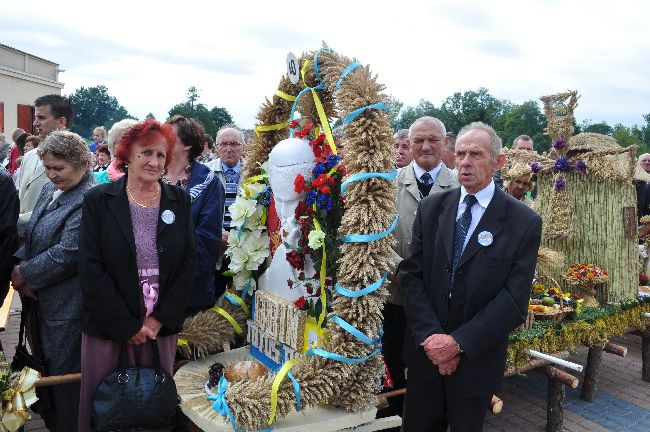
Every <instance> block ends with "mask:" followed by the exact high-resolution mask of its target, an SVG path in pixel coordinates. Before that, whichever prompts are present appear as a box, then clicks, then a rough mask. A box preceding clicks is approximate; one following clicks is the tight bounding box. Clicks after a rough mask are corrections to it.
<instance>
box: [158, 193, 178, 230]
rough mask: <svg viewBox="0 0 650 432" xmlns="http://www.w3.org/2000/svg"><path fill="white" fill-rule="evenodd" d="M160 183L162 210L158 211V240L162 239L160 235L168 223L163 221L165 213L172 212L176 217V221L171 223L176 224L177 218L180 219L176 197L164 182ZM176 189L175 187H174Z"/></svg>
mask: <svg viewBox="0 0 650 432" xmlns="http://www.w3.org/2000/svg"><path fill="white" fill-rule="evenodd" d="M159 183H160V209H159V210H158V230H157V238H160V234H161V233H162V232H163V231H164V230H165V228H166V227H167V225H169V224H168V223H166V222H165V221H163V219H162V214H163V212H165V211H171V212H172V214H173V215H174V220H173V221H172V222H171V223H174V222H175V220H176V218H177V217H178V214H177V213H178V205H177V204H176V197H175V196H174V195H173V194H172V193H171V192H169V191H168V190H167V189H166V188H165V186H167V185H165V184H163V183H162V182H159ZM172 187H175V186H172Z"/></svg>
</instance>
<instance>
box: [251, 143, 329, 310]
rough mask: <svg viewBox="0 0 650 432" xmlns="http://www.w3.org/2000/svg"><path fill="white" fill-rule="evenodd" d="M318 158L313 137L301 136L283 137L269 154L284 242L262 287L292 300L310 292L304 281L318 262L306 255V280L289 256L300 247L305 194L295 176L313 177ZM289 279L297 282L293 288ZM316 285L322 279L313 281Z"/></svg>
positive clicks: (277, 250)
mask: <svg viewBox="0 0 650 432" xmlns="http://www.w3.org/2000/svg"><path fill="white" fill-rule="evenodd" d="M314 164H315V159H314V151H313V150H312V148H311V146H310V145H309V141H307V140H305V139H301V138H288V139H285V140H283V141H280V142H279V143H278V144H277V145H276V146H275V147H273V150H272V151H271V153H270V154H269V180H270V183H271V189H272V190H273V201H274V202H275V210H276V212H277V214H278V218H279V219H280V239H281V241H282V243H281V244H280V246H278V248H277V249H276V250H275V253H274V254H273V257H272V261H271V265H270V266H269V267H268V268H267V270H266V271H265V272H264V273H263V274H262V275H261V276H260V277H259V279H258V281H257V282H258V287H259V289H262V290H267V291H269V292H272V293H275V294H277V295H279V296H281V297H283V298H285V299H287V300H289V301H291V302H294V301H296V300H297V299H298V298H300V297H301V296H306V290H305V286H304V283H305V281H306V282H308V283H309V282H310V279H312V278H313V276H314V274H315V270H314V263H313V260H312V259H311V257H310V256H309V255H307V256H306V257H305V270H304V273H305V281H300V282H299V281H298V274H299V273H300V271H299V270H297V269H295V268H293V267H292V266H291V264H289V262H288V261H287V259H286V255H287V252H290V251H291V250H292V249H298V240H299V239H300V226H299V224H298V221H297V220H296V218H295V211H296V207H297V206H298V203H299V202H300V200H302V199H303V198H304V196H305V192H301V193H300V194H298V193H296V192H295V190H294V180H295V179H296V176H297V175H298V174H302V176H303V177H304V178H305V181H309V180H311V179H312V170H313V168H314ZM288 280H291V281H292V282H293V287H292V288H290V287H289V284H288V283H287V281H288ZM311 284H312V286H318V282H317V281H316V282H314V281H311Z"/></svg>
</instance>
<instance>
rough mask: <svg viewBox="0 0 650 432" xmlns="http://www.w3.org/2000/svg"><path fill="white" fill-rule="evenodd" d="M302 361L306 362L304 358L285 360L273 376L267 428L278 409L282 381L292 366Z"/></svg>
mask: <svg viewBox="0 0 650 432" xmlns="http://www.w3.org/2000/svg"><path fill="white" fill-rule="evenodd" d="M303 360H306V358H303V357H298V358H295V359H292V360H287V361H286V362H285V363H284V364H283V365H282V367H281V368H280V370H279V371H278V373H277V374H276V375H275V378H274V379H273V385H272V386H271V416H270V417H269V426H270V425H272V424H273V420H274V419H275V412H276V410H277V408H278V390H279V389H280V384H281V383H282V380H283V379H284V377H285V376H287V374H288V373H289V370H290V369H291V368H292V367H293V365H295V364H296V363H298V362H299V361H303Z"/></svg>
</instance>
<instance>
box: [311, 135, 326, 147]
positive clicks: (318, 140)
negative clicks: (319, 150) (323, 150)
mask: <svg viewBox="0 0 650 432" xmlns="http://www.w3.org/2000/svg"><path fill="white" fill-rule="evenodd" d="M323 141H325V134H320V135H318V136H317V137H316V139H315V140H313V141H309V144H311V146H312V147H313V146H317V145H320V144H322V143H323Z"/></svg>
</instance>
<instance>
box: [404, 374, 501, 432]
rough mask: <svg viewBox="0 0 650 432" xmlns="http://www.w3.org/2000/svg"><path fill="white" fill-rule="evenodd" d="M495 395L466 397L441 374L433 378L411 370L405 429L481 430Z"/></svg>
mask: <svg viewBox="0 0 650 432" xmlns="http://www.w3.org/2000/svg"><path fill="white" fill-rule="evenodd" d="M491 399H492V396H491V395H490V396H484V397H471V398H468V397H463V396H461V395H460V394H458V391H457V389H455V388H454V387H452V386H451V385H449V380H448V379H447V378H445V377H440V378H439V379H437V380H434V381H428V380H424V379H421V378H420V377H418V376H417V375H414V374H413V373H409V380H408V384H407V387H406V398H405V403H404V417H403V419H404V420H403V422H402V431H403V432H420V431H421V432H438V431H439V432H446V431H447V426H450V429H451V432H480V431H482V430H483V421H484V420H485V413H486V412H487V409H488V406H489V403H490V400H491Z"/></svg>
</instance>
